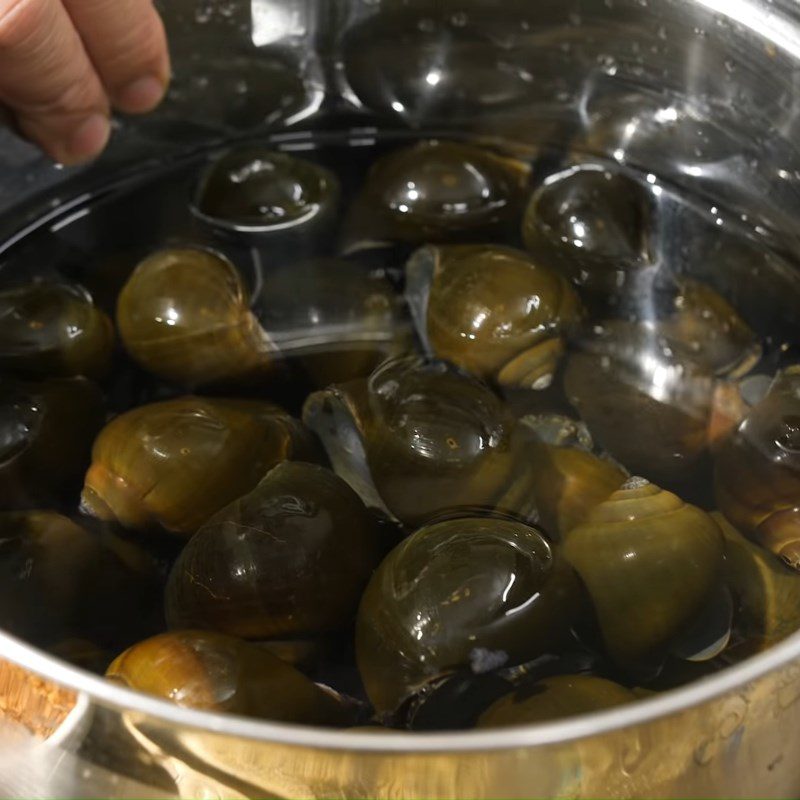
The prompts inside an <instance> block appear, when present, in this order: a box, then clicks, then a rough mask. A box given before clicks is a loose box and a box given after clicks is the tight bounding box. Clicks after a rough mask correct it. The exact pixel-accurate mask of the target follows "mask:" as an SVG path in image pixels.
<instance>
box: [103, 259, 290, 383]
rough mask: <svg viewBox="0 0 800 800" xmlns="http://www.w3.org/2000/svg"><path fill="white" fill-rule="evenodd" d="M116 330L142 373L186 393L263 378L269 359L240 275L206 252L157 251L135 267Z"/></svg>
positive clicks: (121, 301)
mask: <svg viewBox="0 0 800 800" xmlns="http://www.w3.org/2000/svg"><path fill="white" fill-rule="evenodd" d="M117 325H118V327H119V334H120V338H121V339H122V342H123V344H124V345H125V348H126V349H127V351H128V352H129V353H130V355H131V356H132V357H133V358H134V360H135V361H136V362H137V363H138V364H139V365H140V366H141V367H143V368H144V369H146V370H148V371H149V372H152V373H153V374H154V375H157V376H159V377H161V378H164V379H165V380H168V381H172V382H175V383H179V384H182V385H185V386H198V385H204V384H213V383H217V382H220V381H228V380H237V379H245V378H248V377H251V376H253V375H259V374H263V373H264V372H265V371H268V370H270V368H271V365H272V362H273V360H274V350H275V347H274V345H273V344H272V342H271V341H270V339H269V337H268V336H267V334H266V332H265V331H264V330H263V329H262V328H261V326H260V325H259V324H258V320H257V319H256V318H255V316H254V315H253V314H252V312H251V311H250V308H249V297H248V293H247V290H246V288H245V286H244V283H243V282H242V279H241V276H240V275H239V273H238V271H237V270H236V268H235V267H234V266H233V264H231V263H230V261H228V260H227V259H226V258H225V257H224V256H222V255H220V254H218V253H213V252H211V251H208V250H201V249H198V248H174V249H168V250H161V251H159V252H157V253H154V254H153V255H151V256H149V257H148V258H146V259H145V260H144V261H142V262H141V263H140V264H139V265H138V266H137V267H136V269H135V270H134V271H133V273H132V274H131V276H130V278H129V279H128V282H127V283H126V284H125V286H124V287H123V288H122V291H121V292H120V294H119V298H118V300H117Z"/></svg>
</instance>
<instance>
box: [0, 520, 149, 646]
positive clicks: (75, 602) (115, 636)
mask: <svg viewBox="0 0 800 800" xmlns="http://www.w3.org/2000/svg"><path fill="white" fill-rule="evenodd" d="M0 540H2V545H1V548H2V559H0V626H2V628H3V629H4V630H7V631H9V632H10V633H12V634H14V635H15V636H19V637H22V638H24V639H26V640H28V641H32V642H34V643H36V644H38V645H43V646H50V645H55V644H57V643H58V642H59V641H60V640H64V639H68V638H73V637H82V638H88V639H90V640H91V641H92V643H93V644H94V645H95V647H97V646H98V645H106V646H109V647H121V646H122V647H124V646H126V645H127V644H130V643H131V642H132V641H136V639H139V638H141V637H142V636H147V635H148V634H150V633H152V632H154V631H155V630H158V628H159V627H160V626H161V625H163V622H161V620H160V616H161V586H160V582H159V580H158V576H157V573H156V567H155V563H154V561H153V560H152V559H151V558H150V557H149V556H148V555H147V554H146V553H145V552H144V551H142V550H141V549H139V548H138V547H136V546H135V545H134V544H132V543H130V542H125V541H123V540H122V539H119V538H118V537H116V536H114V535H112V534H109V533H108V532H102V533H101V534H98V533H96V532H94V531H90V530H87V529H85V528H84V527H83V526H81V525H79V524H77V523H76V522H73V521H72V520H70V519H69V518H67V517H64V516H62V515H60V514H56V513H55V512H52V511H24V512H4V513H0Z"/></svg>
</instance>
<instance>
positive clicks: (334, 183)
mask: <svg viewBox="0 0 800 800" xmlns="http://www.w3.org/2000/svg"><path fill="white" fill-rule="evenodd" d="M338 198H339V181H338V179H337V178H336V176H335V175H334V174H333V173H331V172H329V171H328V170H327V169H325V168H323V167H321V166H319V165H318V164H315V163H313V162H312V161H308V160H306V159H302V158H296V157H295V156H292V155H289V154H288V153H281V152H278V151H275V150H269V149H267V148H264V147H256V146H251V147H245V148H240V149H238V150H231V151H230V152H228V153H226V154H225V155H223V156H221V157H220V158H219V159H217V160H216V161H215V162H213V163H212V164H211V165H210V166H209V167H208V169H207V170H206V172H205V174H204V175H203V177H202V178H201V180H200V185H199V187H198V190H197V197H196V201H195V206H196V210H197V211H198V212H199V213H200V214H201V215H202V216H203V217H204V218H206V219H208V220H210V221H211V222H213V224H215V225H217V226H219V227H222V228H227V229H230V230H234V231H239V232H250V233H264V234H269V233H277V232H281V231H302V232H304V233H307V232H308V228H309V226H312V227H313V226H316V225H318V224H319V223H320V222H321V221H323V220H326V219H328V218H329V217H330V216H331V214H332V213H333V211H334V210H335V208H336V205H337V203H338Z"/></svg>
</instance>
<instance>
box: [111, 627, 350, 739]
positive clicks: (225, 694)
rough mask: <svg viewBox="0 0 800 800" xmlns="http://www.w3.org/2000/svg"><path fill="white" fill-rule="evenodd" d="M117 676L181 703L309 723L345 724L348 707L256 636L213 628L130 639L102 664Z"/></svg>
mask: <svg viewBox="0 0 800 800" xmlns="http://www.w3.org/2000/svg"><path fill="white" fill-rule="evenodd" d="M106 677H108V678H110V679H112V680H113V681H115V682H117V683H121V684H124V685H125V686H127V687H129V688H131V689H136V690H137V691H140V692H146V693H148V694H153V695H156V696H158V697H163V698H164V699H166V700H169V701H170V702H172V703H175V704H176V705H179V706H182V707H184V708H196V709H202V710H207V711H224V712H227V713H229V714H239V715H242V716H246V717H257V718H261V719H270V720H274V721H276V722H294V723H304V724H308V725H326V726H330V725H333V726H346V725H348V724H352V723H353V722H354V716H355V715H354V713H353V709H352V708H351V707H350V706H349V705H348V704H347V703H346V702H345V701H344V700H343V699H342V698H341V697H339V696H338V695H337V694H335V693H334V692H333V691H331V690H327V689H324V688H322V687H320V686H317V685H316V684H315V683H313V682H312V681H310V680H309V679H308V678H306V677H305V676H304V675H303V674H302V673H300V672H298V671H297V670H296V669H295V668H294V667H292V666H290V665H289V664H285V663H284V662H283V661H281V660H280V659H279V658H277V657H276V656H274V655H272V654H271V653H269V652H267V651H266V650H264V649H263V648H260V647H258V646H256V645H254V644H250V643H248V642H243V641H241V640H240V639H236V638H234V637H232V636H225V635H224V634H221V633H212V632H210V631H174V632H172V633H163V634H160V635H158V636H154V637H152V638H150V639H146V640H145V641H143V642H139V643H138V644H135V645H134V646H133V647H131V648H129V649H128V650H126V651H125V652H124V653H122V654H121V655H119V656H118V657H117V658H116V659H114V661H113V662H112V663H111V665H110V666H109V668H108V670H107V671H106Z"/></svg>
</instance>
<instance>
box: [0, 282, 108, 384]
mask: <svg viewBox="0 0 800 800" xmlns="http://www.w3.org/2000/svg"><path fill="white" fill-rule="evenodd" d="M113 346H114V328H113V326H112V324H111V320H110V319H109V318H108V316H107V315H106V314H104V313H103V312H102V311H100V310H99V309H97V308H95V306H94V304H93V302H92V298H91V297H90V296H89V294H88V293H87V292H86V291H85V290H84V289H82V288H81V287H80V286H72V285H69V284H63V283H50V282H45V281H41V282H35V283H29V284H25V285H22V286H18V287H14V288H11V289H5V290H3V291H0V369H4V370H10V371H13V372H16V373H19V374H22V375H26V376H28V377H31V378H61V377H63V378H68V377H72V376H75V375H84V376H86V377H88V378H100V377H102V376H103V375H105V373H106V372H107V370H108V367H109V362H110V360H111V351H112V349H113Z"/></svg>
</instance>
